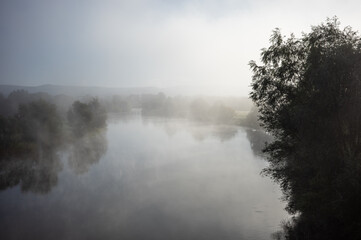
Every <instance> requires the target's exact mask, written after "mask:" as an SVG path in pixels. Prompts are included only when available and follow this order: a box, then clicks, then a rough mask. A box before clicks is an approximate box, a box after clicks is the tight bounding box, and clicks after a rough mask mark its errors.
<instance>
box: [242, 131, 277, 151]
mask: <svg viewBox="0 0 361 240" xmlns="http://www.w3.org/2000/svg"><path fill="white" fill-rule="evenodd" d="M246 133H247V138H248V141H249V142H250V143H251V148H252V151H253V153H254V154H255V155H257V156H264V154H263V152H262V150H263V148H264V147H265V144H266V143H270V142H271V141H272V136H271V135H269V134H267V133H265V132H264V131H262V130H255V129H246Z"/></svg>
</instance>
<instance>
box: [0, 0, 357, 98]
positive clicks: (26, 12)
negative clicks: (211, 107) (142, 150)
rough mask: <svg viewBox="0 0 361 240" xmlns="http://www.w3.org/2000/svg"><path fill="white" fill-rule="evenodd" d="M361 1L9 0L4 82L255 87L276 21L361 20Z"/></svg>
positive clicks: (2, 30)
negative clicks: (254, 73)
mask: <svg viewBox="0 0 361 240" xmlns="http://www.w3.org/2000/svg"><path fill="white" fill-rule="evenodd" d="M360 9H361V2H360V1H357V0H355V1H347V0H344V1H336V0H335V1H324V0H322V1H315V0H312V1H309V0H307V1H306V0H304V1H291V0H274V1H272V0H268V1H266V0H258V1H256V0H254V1H232V0H223V1H221V0H219V1H217V0H210V1H206V0H198V1H190V0H188V1H187V0H185V1H176V0H170V1H166V0H155V1H150V0H148V1H147V0H140V1H136V0H135V1H134V0H133V1H130V0H129V1H111V0H99V1H96V0H83V1H82V0H58V1H55V0H1V1H0V51H1V55H0V79H1V80H0V83H1V84H17V85H41V84H59V85H90V86H114V87H137V86H155V87H178V86H183V87H192V86H195V87H198V88H204V89H207V90H209V89H211V90H212V94H222V95H223V94H226V93H230V94H233V95H236V94H237V95H243V96H247V95H248V91H249V85H250V82H251V72H250V70H249V67H248V62H249V61H250V60H251V59H255V60H258V56H259V53H260V49H261V48H263V47H266V46H268V39H269V37H270V34H271V31H272V29H274V28H275V27H279V28H281V30H282V32H283V33H284V34H289V33H290V32H294V33H296V36H300V33H301V32H302V31H304V32H307V31H309V30H310V26H311V25H317V24H319V23H320V22H322V21H324V20H325V19H326V18H327V17H332V16H334V15H337V16H338V17H339V19H340V21H341V23H342V25H343V26H345V25H350V26H352V27H353V28H354V29H355V30H360V29H361V15H360Z"/></svg>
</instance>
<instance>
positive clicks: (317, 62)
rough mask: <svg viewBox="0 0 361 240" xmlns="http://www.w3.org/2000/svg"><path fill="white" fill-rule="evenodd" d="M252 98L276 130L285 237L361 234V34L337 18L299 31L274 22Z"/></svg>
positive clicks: (270, 149) (272, 156) (274, 152)
mask: <svg viewBox="0 0 361 240" xmlns="http://www.w3.org/2000/svg"><path fill="white" fill-rule="evenodd" d="M270 43H271V45H270V47H268V48H267V49H263V50H262V53H261V57H262V65H257V64H256V63H255V62H254V61H251V62H250V66H251V69H252V71H253V82H252V88H253V90H252V92H251V95H250V96H251V98H252V99H253V101H254V102H255V103H256V105H257V107H258V108H259V112H260V114H259V119H260V121H261V124H262V126H263V127H264V128H265V129H266V130H267V131H268V132H269V133H271V134H272V135H273V136H274V141H273V142H272V143H271V144H269V145H268V146H267V147H266V148H265V152H266V154H267V155H268V161H269V162H270V166H269V167H268V168H267V169H265V173H266V174H269V175H270V176H271V177H272V178H273V179H275V180H276V181H277V182H279V183H280V185H281V188H282V189H283V192H284V194H285V199H286V200H287V202H288V206H287V210H288V211H289V212H290V213H293V214H294V213H298V215H297V216H298V217H296V218H294V220H293V221H291V222H289V223H288V224H286V225H285V230H286V233H285V234H286V235H285V237H286V239H361V228H360V227H361V204H360V203H361V155H360V153H361V111H360V109H361V40H360V37H359V36H358V35H357V33H356V32H354V31H352V29H351V28H350V27H346V28H345V29H340V24H339V22H338V20H337V19H336V18H333V19H328V20H327V22H326V23H325V24H320V25H318V26H314V27H312V31H311V32H310V33H307V34H306V33H304V34H303V36H302V37H301V38H296V37H294V35H291V36H290V37H289V38H288V39H286V38H284V37H283V36H282V35H281V33H280V31H279V30H278V29H276V30H275V31H274V32H273V34H272V36H271V38H270Z"/></svg>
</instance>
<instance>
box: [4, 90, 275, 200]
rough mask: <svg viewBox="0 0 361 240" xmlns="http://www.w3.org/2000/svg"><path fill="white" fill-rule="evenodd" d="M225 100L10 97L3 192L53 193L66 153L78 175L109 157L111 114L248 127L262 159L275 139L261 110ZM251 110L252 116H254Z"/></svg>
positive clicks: (6, 102) (25, 94)
mask: <svg viewBox="0 0 361 240" xmlns="http://www.w3.org/2000/svg"><path fill="white" fill-rule="evenodd" d="M221 100H222V99H211V100H209V99H202V98H194V99H191V98H185V97H184V98H183V97H167V96H165V94H163V93H159V94H145V95H131V96H127V97H124V96H111V97H109V98H101V99H98V98H93V97H90V96H86V97H83V98H78V99H74V98H72V97H66V96H61V97H60V98H59V96H51V95H49V94H46V93H28V92H27V91H24V90H16V91H14V92H12V93H10V94H9V95H8V96H7V97H4V96H2V95H0V110H1V113H0V165H1V169H2V172H1V175H0V190H4V189H7V188H9V187H12V186H16V185H19V184H20V186H21V189H22V191H24V192H27V191H31V192H34V193H40V194H45V193H47V192H49V191H50V190H51V189H52V187H54V186H56V185H57V176H58V173H59V172H60V171H61V170H62V164H61V161H60V156H59V155H58V152H59V151H60V150H63V149H68V150H69V152H70V155H69V156H68V164H69V166H70V167H71V168H72V169H73V170H74V172H75V173H76V174H83V173H85V172H87V171H88V169H89V166H90V165H92V164H94V163H96V162H98V161H99V159H100V158H101V157H102V156H103V155H104V154H105V152H106V151H107V141H106V137H105V134H106V125H107V116H108V114H112V115H114V114H115V115H117V116H127V115H129V114H131V112H132V109H140V110H138V112H139V114H140V115H141V116H142V117H144V118H147V117H161V118H180V119H186V120H190V121H194V122H198V123H201V124H214V125H219V126H222V125H229V126H244V127H246V133H247V137H248V138H249V139H250V140H251V148H252V150H253V151H254V153H255V154H256V155H262V148H263V147H264V143H265V141H263V140H264V139H266V138H267V137H269V136H267V135H265V134H264V132H263V131H262V130H261V129H260V127H259V125H258V124H256V122H257V119H256V118H255V117H256V109H255V108H252V109H250V106H249V103H248V102H243V103H242V104H243V105H242V104H240V105H241V108H238V109H237V110H235V109H234V108H233V107H234V106H237V105H238V104H239V103H237V101H235V102H233V103H232V101H230V100H229V99H226V98H225V99H223V100H224V101H225V102H226V103H223V102H222V101H221ZM227 101H228V102H227ZM226 104H227V105H226ZM238 106H239V105H238ZM247 109H250V110H251V111H250V112H249V113H248V112H247ZM240 113H241V114H240Z"/></svg>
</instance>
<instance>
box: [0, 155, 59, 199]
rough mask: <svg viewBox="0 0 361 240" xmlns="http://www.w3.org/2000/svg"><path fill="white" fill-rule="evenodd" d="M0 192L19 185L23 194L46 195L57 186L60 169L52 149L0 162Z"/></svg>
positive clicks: (56, 156) (57, 158) (57, 157)
mask: <svg viewBox="0 0 361 240" xmlns="http://www.w3.org/2000/svg"><path fill="white" fill-rule="evenodd" d="M0 169H1V172H0V190H5V189H7V188H9V187H14V186H17V185H20V187H21V190H22V191H23V192H28V191H30V192H33V193H41V194H45V193H48V192H49V191H50V190H51V189H52V187H54V186H56V185H57V182H58V173H59V171H61V169H62V164H61V162H60V159H59V156H58V154H57V153H56V150H55V149H54V148H47V149H44V148H41V149H39V150H38V152H36V153H34V154H33V156H28V157H26V158H16V157H13V158H10V159H2V160H0Z"/></svg>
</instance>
